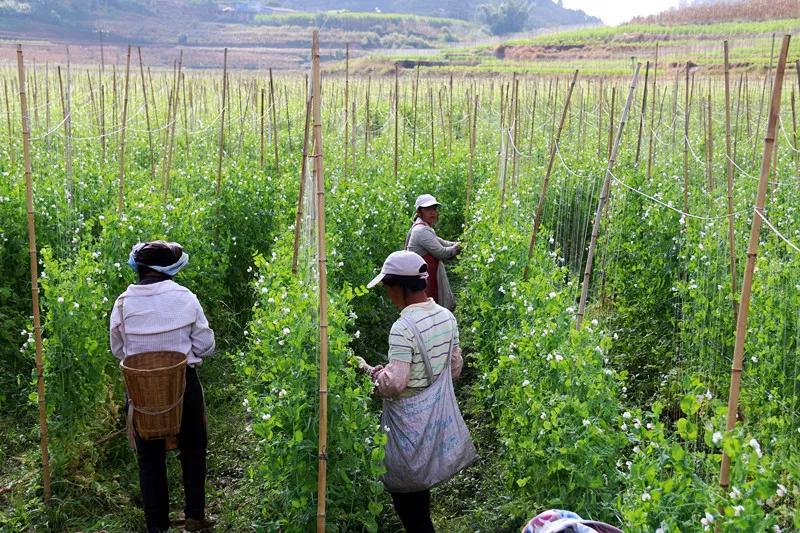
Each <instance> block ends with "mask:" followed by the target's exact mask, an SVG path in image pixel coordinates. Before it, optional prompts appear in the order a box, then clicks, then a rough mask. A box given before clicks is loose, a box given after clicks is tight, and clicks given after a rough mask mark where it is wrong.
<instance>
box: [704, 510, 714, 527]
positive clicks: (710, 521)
mask: <svg viewBox="0 0 800 533" xmlns="http://www.w3.org/2000/svg"><path fill="white" fill-rule="evenodd" d="M706 520H707V521H708V523H709V524H712V523H714V515H713V514H711V513H709V512H708V511H706Z"/></svg>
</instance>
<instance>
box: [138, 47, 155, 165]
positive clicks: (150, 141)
mask: <svg viewBox="0 0 800 533" xmlns="http://www.w3.org/2000/svg"><path fill="white" fill-rule="evenodd" d="M136 51H137V52H138V54H139V75H140V76H141V78H142V97H143V98H144V118H145V121H146V124H147V145H148V146H149V147H150V176H151V177H152V178H153V179H155V178H156V159H155V153H154V152H153V131H152V128H151V127H150V106H149V105H148V102H147V81H146V80H145V77H144V63H143V62H142V47H141V46H137V47H136ZM153 105H155V103H153Z"/></svg>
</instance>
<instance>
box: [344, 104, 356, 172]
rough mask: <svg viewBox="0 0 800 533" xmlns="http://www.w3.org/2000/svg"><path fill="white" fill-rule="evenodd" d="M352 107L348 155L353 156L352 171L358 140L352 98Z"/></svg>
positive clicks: (354, 165) (354, 166)
mask: <svg viewBox="0 0 800 533" xmlns="http://www.w3.org/2000/svg"><path fill="white" fill-rule="evenodd" d="M352 106H353V107H352V112H351V113H350V117H351V118H350V120H352V121H353V127H352V128H350V153H351V154H353V164H352V165H351V167H350V168H351V169H353V170H354V169H355V168H356V164H355V163H356V141H357V140H358V134H357V128H356V126H358V123H357V120H358V115H356V99H355V98H353V104H352ZM345 142H347V139H345ZM351 173H352V171H351Z"/></svg>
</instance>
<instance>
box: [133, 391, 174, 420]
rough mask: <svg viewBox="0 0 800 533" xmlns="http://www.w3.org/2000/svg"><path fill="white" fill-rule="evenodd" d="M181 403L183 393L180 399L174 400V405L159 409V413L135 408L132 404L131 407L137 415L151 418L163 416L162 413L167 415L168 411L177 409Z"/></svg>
mask: <svg viewBox="0 0 800 533" xmlns="http://www.w3.org/2000/svg"><path fill="white" fill-rule="evenodd" d="M182 401H183V393H181V395H180V397H179V398H178V399H177V400H175V403H173V404H172V405H169V406H167V407H165V408H164V409H161V410H160V411H151V410H149V409H144V408H142V407H136V406H135V405H133V403H132V402H131V405H132V406H133V410H134V411H136V412H137V413H142V414H143V415H151V416H152V415H163V414H164V413H169V412H170V411H172V410H173V409H175V408H176V407H178V406H179V405H180V404H181V402H182Z"/></svg>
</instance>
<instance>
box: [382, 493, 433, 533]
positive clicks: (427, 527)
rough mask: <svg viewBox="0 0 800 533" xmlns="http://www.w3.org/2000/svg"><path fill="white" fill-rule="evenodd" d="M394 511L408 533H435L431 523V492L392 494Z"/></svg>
mask: <svg viewBox="0 0 800 533" xmlns="http://www.w3.org/2000/svg"><path fill="white" fill-rule="evenodd" d="M389 494H391V496H392V502H393V503H394V510H395V511H397V516H399V517H400V521H401V522H403V527H405V528H406V532H407V533H434V531H435V530H434V529H433V522H432V521H431V491H430V490H423V491H421V492H390V493H389Z"/></svg>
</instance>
